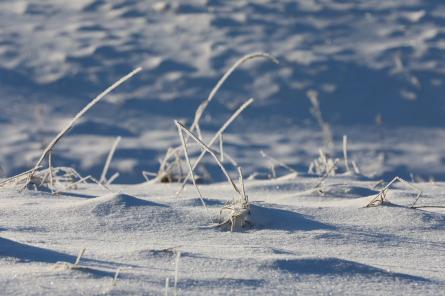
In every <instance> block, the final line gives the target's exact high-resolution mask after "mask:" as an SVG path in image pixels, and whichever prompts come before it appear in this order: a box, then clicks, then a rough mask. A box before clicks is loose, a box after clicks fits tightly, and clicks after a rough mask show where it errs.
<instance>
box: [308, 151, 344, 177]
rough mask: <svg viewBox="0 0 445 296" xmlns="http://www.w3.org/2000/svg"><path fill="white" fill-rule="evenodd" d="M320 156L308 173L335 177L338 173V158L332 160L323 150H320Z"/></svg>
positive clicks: (312, 163)
mask: <svg viewBox="0 0 445 296" xmlns="http://www.w3.org/2000/svg"><path fill="white" fill-rule="evenodd" d="M318 153H319V156H318V158H316V159H314V160H313V161H312V162H311V164H310V165H309V169H308V173H309V174H316V175H319V176H324V175H325V174H326V173H328V174H329V175H335V174H336V171H337V163H338V161H339V159H338V158H335V159H332V158H331V157H329V155H327V154H326V153H325V152H324V151H323V149H319V150H318Z"/></svg>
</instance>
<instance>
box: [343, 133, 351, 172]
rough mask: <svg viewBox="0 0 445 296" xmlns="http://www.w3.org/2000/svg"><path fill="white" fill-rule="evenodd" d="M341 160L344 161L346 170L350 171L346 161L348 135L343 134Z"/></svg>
mask: <svg viewBox="0 0 445 296" xmlns="http://www.w3.org/2000/svg"><path fill="white" fill-rule="evenodd" d="M343 160H344V161H345V169H346V172H348V173H350V172H351V169H350V168H349V161H348V136H346V135H343Z"/></svg>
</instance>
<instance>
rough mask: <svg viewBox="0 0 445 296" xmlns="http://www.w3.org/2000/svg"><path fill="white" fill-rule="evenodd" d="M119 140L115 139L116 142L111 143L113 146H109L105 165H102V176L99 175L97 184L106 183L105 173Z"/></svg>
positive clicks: (119, 138)
mask: <svg viewBox="0 0 445 296" xmlns="http://www.w3.org/2000/svg"><path fill="white" fill-rule="evenodd" d="M121 139H122V137H121V136H119V137H117V138H116V140H115V141H114V143H113V146H111V150H110V152H109V153H108V156H107V160H106V161H105V165H104V168H103V170H102V174H101V175H100V179H99V182H101V183H102V184H103V183H106V180H107V172H108V169H109V168H110V163H111V160H112V159H113V155H114V152H115V151H116V148H117V145H119V142H120V141H121Z"/></svg>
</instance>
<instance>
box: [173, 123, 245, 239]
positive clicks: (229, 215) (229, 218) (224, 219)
mask: <svg viewBox="0 0 445 296" xmlns="http://www.w3.org/2000/svg"><path fill="white" fill-rule="evenodd" d="M175 124H176V126H177V128H178V133H179V136H180V138H181V142H182V145H183V149H184V154H185V156H186V159H187V163H188V164H189V171H190V175H191V178H192V181H193V185H194V186H195V188H196V190H197V192H198V194H199V196H200V199H201V201H202V203H203V206H204V207H205V209H206V211H208V209H207V207H206V205H205V201H204V197H203V195H202V193H201V191H200V189H199V187H198V185H197V184H196V182H195V180H194V173H193V168H192V166H191V164H190V159H189V157H188V152H187V143H186V142H185V136H184V134H183V132H184V133H185V134H186V135H188V136H189V137H190V138H191V139H192V140H194V141H195V142H196V143H197V144H198V145H199V146H200V147H201V148H202V149H203V151H204V152H207V153H209V154H210V155H211V156H212V157H213V159H214V160H215V162H216V163H217V164H218V166H219V167H220V169H221V171H222V172H223V174H224V175H225V177H226V178H227V182H228V183H229V185H230V186H231V187H232V189H233V191H234V192H235V197H234V198H233V199H232V200H230V201H228V202H226V204H225V205H224V206H223V208H222V209H221V210H220V222H218V223H216V224H214V225H212V227H225V226H228V227H229V228H230V230H231V231H233V230H235V229H237V228H239V227H244V225H245V224H246V223H247V222H246V221H247V219H248V216H249V213H250V211H249V199H248V196H247V195H246V192H245V187H244V181H243V177H242V172H241V168H239V167H238V173H239V175H240V186H241V189H240V188H238V186H237V185H236V184H235V182H234V181H233V180H232V178H231V177H230V175H229V173H228V172H227V170H226V169H225V167H224V165H223V164H222V163H221V161H220V160H219V158H218V156H217V155H216V153H215V152H214V151H213V150H212V149H211V148H210V147H209V146H207V145H206V144H204V143H203V142H202V141H201V140H200V139H199V138H198V136H197V135H195V134H193V133H192V132H191V131H190V130H188V129H187V128H186V127H185V126H184V125H183V124H182V123H180V122H178V121H175ZM223 214H224V215H223ZM212 222H213V221H212Z"/></svg>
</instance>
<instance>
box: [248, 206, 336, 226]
mask: <svg viewBox="0 0 445 296" xmlns="http://www.w3.org/2000/svg"><path fill="white" fill-rule="evenodd" d="M249 221H250V222H251V223H252V225H253V226H254V227H255V228H260V229H272V230H285V231H297V230H305V231H309V230H323V229H324V230H329V229H334V227H332V226H330V225H327V224H324V223H321V222H318V221H316V220H312V219H310V218H308V217H306V216H304V215H301V214H299V213H296V212H293V211H288V210H281V209H277V208H272V207H268V206H259V205H254V204H251V205H250V217H249Z"/></svg>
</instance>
